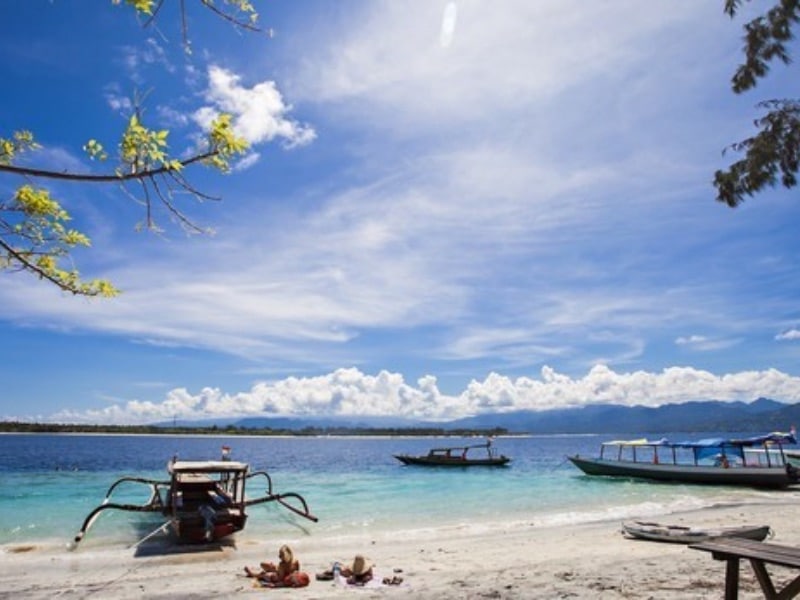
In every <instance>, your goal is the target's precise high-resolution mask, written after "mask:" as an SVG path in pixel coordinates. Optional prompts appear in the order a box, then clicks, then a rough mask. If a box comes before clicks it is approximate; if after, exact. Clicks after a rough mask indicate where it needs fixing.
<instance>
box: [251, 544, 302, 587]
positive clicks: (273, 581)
mask: <svg viewBox="0 0 800 600" xmlns="http://www.w3.org/2000/svg"><path fill="white" fill-rule="evenodd" d="M278 559H279V562H278V564H277V565H276V564H275V563H273V562H262V563H261V570H260V571H259V570H256V569H251V568H250V567H245V568H244V572H245V573H247V576H248V577H255V578H256V579H258V580H259V582H261V584H262V585H265V586H268V587H304V586H306V585H308V575H307V574H306V573H303V572H301V571H300V561H299V560H297V559H296V558H295V557H294V553H293V552H292V549H291V548H289V546H286V545H283V546H281V549H280V550H279V551H278Z"/></svg>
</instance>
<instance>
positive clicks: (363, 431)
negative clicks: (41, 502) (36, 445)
mask: <svg viewBox="0 0 800 600" xmlns="http://www.w3.org/2000/svg"><path fill="white" fill-rule="evenodd" d="M0 434H66V435H159V436H169V435H197V436H212V437H239V436H245V437H308V438H312V437H313V438H319V437H357V438H365V437H516V436H527V435H528V434H527V433H526V432H509V431H508V430H507V429H504V428H502V427H495V428H492V429H446V428H432V427H304V428H303V429H288V428H276V429H273V428H269V427H262V428H254V427H236V426H233V425H228V426H225V427H217V426H212V427H179V426H165V427H160V426H156V425H74V424H72V425H71V424H52V423H21V422H16V421H2V422H0Z"/></svg>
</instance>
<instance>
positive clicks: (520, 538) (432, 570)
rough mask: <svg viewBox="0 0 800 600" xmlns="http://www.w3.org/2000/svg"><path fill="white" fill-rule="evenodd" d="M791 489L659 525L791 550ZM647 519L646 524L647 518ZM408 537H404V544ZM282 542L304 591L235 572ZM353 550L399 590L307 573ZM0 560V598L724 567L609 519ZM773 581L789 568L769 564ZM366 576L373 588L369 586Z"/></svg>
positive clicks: (701, 587) (678, 590)
mask: <svg viewBox="0 0 800 600" xmlns="http://www.w3.org/2000/svg"><path fill="white" fill-rule="evenodd" d="M798 517H800V507H798V505H797V502H796V498H795V497H794V494H792V495H791V496H787V501H786V502H785V503H781V504H775V503H770V504H764V505H758V506H740V507H718V508H710V509H704V510H701V511H693V512H687V513H680V514H674V515H669V516H664V517H661V518H659V519H658V520H659V521H660V522H664V523H675V524H683V525H693V526H715V525H716V526H721V525H731V524H737V525H742V524H759V525H760V524H768V525H770V526H771V527H772V528H773V530H774V532H775V535H774V537H773V538H772V539H771V540H768V541H773V542H775V543H782V544H788V545H800V518H798ZM649 520H653V518H652V517H649ZM406 538H407V539H406ZM283 543H288V544H289V545H290V546H292V548H293V549H294V551H295V555H296V556H297V557H298V558H299V559H300V561H301V566H302V569H303V570H304V571H306V572H308V573H309V574H310V575H311V577H312V581H311V584H310V585H309V586H308V587H307V588H302V589H264V588H256V587H254V586H253V580H252V579H248V578H246V577H245V576H244V572H243V567H244V566H245V565H253V566H255V565H258V563H259V562H260V561H262V560H265V559H268V560H274V559H275V557H276V555H277V551H278V548H279V546H280V545H281V544H283ZM357 553H363V554H365V555H367V556H368V557H369V558H370V559H371V560H372V561H373V563H374V564H375V571H376V575H377V579H378V580H381V579H382V578H383V577H392V576H394V575H398V576H399V577H402V578H403V582H402V584H400V585H391V586H389V585H380V586H377V587H374V588H366V589H365V588H361V589H352V588H347V587H344V586H342V585H340V584H337V583H336V582H331V581H316V580H314V575H315V574H316V573H318V572H321V571H323V570H325V569H326V568H328V567H330V565H331V564H332V562H333V561H337V560H338V561H350V560H352V557H353V556H354V555H355V554H357ZM3 554H4V555H3V557H2V560H0V597H2V598H60V597H65V598H87V597H95V598H123V599H124V598H131V599H133V598H136V599H137V600H138V599H139V598H143V597H144V598H148V599H149V598H161V597H164V598H166V597H169V598H212V597H213V598H230V597H242V598H248V597H250V598H256V597H262V596H264V595H269V596H271V597H279V598H289V597H292V598H306V599H307V598H345V597H348V598H349V597H362V598H394V597H404V598H431V599H433V598H436V599H456V598H458V599H464V598H604V599H614V598H653V599H660V598H665V599H681V600H685V599H692V598H722V597H723V589H724V573H725V565H724V563H722V562H719V561H715V560H713V559H712V558H711V556H710V555H709V554H707V553H704V552H699V551H696V550H692V549H690V548H688V547H687V546H684V545H680V544H664V543H657V542H648V541H640V540H631V539H628V538H626V537H625V536H623V535H622V534H621V532H620V523H619V522H618V521H613V522H612V521H606V522H596V523H590V524H580V525H572V526H566V527H540V526H537V525H536V524H535V523H529V524H525V525H519V524H517V525H515V526H514V527H513V528H512V527H511V526H508V527H502V526H497V527H493V528H491V529H489V530H487V531H480V532H477V531H475V530H474V529H473V530H471V531H470V530H467V529H457V528H454V529H437V530H431V531H430V532H427V533H419V532H415V533H414V534H413V536H412V535H408V536H404V535H403V534H402V533H401V534H397V533H395V534H393V535H392V536H391V537H380V536H374V537H369V538H366V537H365V538H361V537H350V538H348V537H339V538H319V537H317V536H314V535H311V536H304V537H298V538H296V539H281V540H265V541H256V540H253V539H252V538H247V539H242V540H237V541H236V543H235V544H231V545H228V546H223V547H219V548H215V549H213V550H208V549H206V550H203V551H200V550H195V551H186V550H185V549H184V550H182V551H176V550H175V549H173V550H171V551H169V550H166V549H163V548H162V549H158V550H156V551H153V550H150V551H141V550H140V551H138V552H137V551H135V550H132V549H130V548H116V547H114V548H102V549H99V548H98V547H94V548H92V547H91V546H86V547H83V548H80V549H78V550H77V551H74V552H67V551H66V550H64V549H60V548H59V549H55V548H50V549H47V548H42V547H36V546H23V545H16V546H6V547H4V548H3ZM770 570H771V572H772V573H773V578H774V579H775V581H776V582H785V581H788V580H789V579H791V578H793V577H794V575H795V574H796V571H795V572H793V571H791V570H787V569H780V568H775V569H770ZM375 583H378V581H376V582H375ZM740 590H741V593H740V598H745V599H747V598H762V597H763V596H762V594H761V592H760V588H759V587H758V583H757V582H756V579H755V577H754V575H753V572H752V569H751V568H750V566H749V565H743V566H742V568H741V585H740Z"/></svg>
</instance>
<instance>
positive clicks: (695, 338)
mask: <svg viewBox="0 0 800 600" xmlns="http://www.w3.org/2000/svg"><path fill="white" fill-rule="evenodd" d="M705 341H706V337H705V336H702V335H690V336H688V337H683V336H682V337H679V338H677V339H676V340H675V343H676V344H678V345H679V346H686V345H692V344H702V343H703V342H705Z"/></svg>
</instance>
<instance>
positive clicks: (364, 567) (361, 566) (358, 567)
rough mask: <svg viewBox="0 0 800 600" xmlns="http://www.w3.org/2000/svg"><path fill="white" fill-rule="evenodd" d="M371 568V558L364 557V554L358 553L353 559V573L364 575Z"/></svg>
mask: <svg viewBox="0 0 800 600" xmlns="http://www.w3.org/2000/svg"><path fill="white" fill-rule="evenodd" d="M371 568H372V565H371V564H370V562H369V560H367V559H366V558H364V556H363V555H362V554H356V557H355V558H354V559H353V566H352V567H351V569H350V570H351V571H353V575H363V574H364V573H366V572H367V571H369V570H370V569H371Z"/></svg>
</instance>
